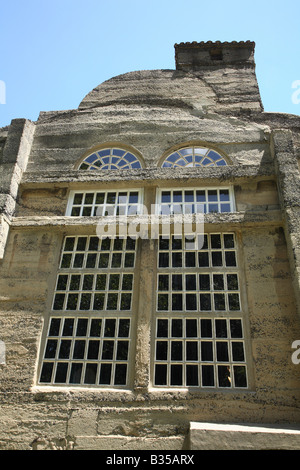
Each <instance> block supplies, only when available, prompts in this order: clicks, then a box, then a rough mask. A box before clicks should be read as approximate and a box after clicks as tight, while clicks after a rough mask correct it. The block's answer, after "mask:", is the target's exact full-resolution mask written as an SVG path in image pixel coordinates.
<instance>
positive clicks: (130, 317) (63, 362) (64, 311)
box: [37, 234, 138, 390]
mask: <svg viewBox="0 0 300 470" xmlns="http://www.w3.org/2000/svg"><path fill="white" fill-rule="evenodd" d="M82 238H83V239H86V241H85V243H83V240H80V239H82ZM97 238H98V237H95V236H91V235H82V234H80V235H78V234H76V235H75V234H74V235H73V234H70V235H67V236H66V237H64V239H63V245H62V250H61V255H60V262H59V267H58V270H57V276H56V284H55V286H54V290H53V302H52V308H51V312H50V314H49V318H48V320H47V322H46V325H45V326H46V329H47V331H46V332H44V338H43V341H42V343H41V350H40V352H41V354H40V370H39V376H38V378H37V385H38V386H42V387H44V386H48V387H49V386H50V387H55V388H57V387H58V386H59V387H74V388H78V387H84V388H86V387H90V388H91V387H92V388H97V389H103V388H111V389H125V390H128V389H129V388H130V383H131V380H132V377H131V374H132V372H131V369H132V367H131V362H132V354H133V347H134V342H135V336H134V334H133V332H134V331H135V322H136V314H135V312H136V307H135V302H134V300H133V298H134V295H135V290H136V289H134V286H135V285H136V273H135V267H136V264H137V252H138V240H137V239H136V240H135V244H134V245H132V241H130V242H129V245H125V243H127V241H126V239H125V240H123V241H122V244H119V246H118V247H117V248H116V245H115V239H108V240H109V244H110V245H109V247H108V246H107V247H106V248H105V249H104V250H102V249H101V248H102V247H103V245H102V243H106V240H100V239H99V240H98V246H97V247H95V246H94V244H93V243H91V242H92V241H93V242H94V241H95V240H93V239H97ZM117 238H118V237H117ZM68 239H69V242H72V243H68ZM70 239H71V240H70ZM73 239H74V243H73ZM80 241H81V242H82V246H81V247H80V248H78V243H80ZM107 243H108V242H107ZM116 243H117V242H116ZM91 246H92V248H91ZM115 253H116V254H118V255H120V258H119V259H118V263H117V264H118V265H117V266H115V267H114V262H113V255H114V254H115ZM78 254H79V255H80V256H81V259H82V260H83V262H82V267H76V266H75V265H73V262H74V260H75V258H76V255H78ZM89 254H92V255H95V254H96V262H95V265H94V268H91V267H88V266H87V264H86V263H88V256H89ZM103 254H105V255H108V256H107V260H108V265H107V266H106V267H99V261H100V256H101V255H103ZM127 254H128V255H132V254H133V258H132V256H131V257H130V263H128V266H126V262H125V260H126V255H127ZM65 256H67V261H68V262H67V263H66V264H65V263H64V262H63V260H64V259H66V258H64V257H65ZM103 274H105V275H106V285H105V288H102V287H101V289H98V290H97V289H96V281H97V276H98V275H103ZM114 274H117V275H118V276H119V288H118V289H116V288H114V289H113V290H109V284H108V283H109V280H110V279H111V276H112V275H114ZM126 274H129V275H132V282H131V288H130V289H126V288H125V289H123V285H122V282H123V279H124V276H125V275H126ZM74 275H75V276H80V278H79V285H78V286H76V288H75V289H74V290H73V286H72V288H71V278H72V276H74ZM90 275H93V285H92V286H91V288H88V291H87V292H88V293H89V294H90V295H91V302H90V306H89V308H87V309H82V310H81V309H80V296H81V295H82V293H86V292H85V291H86V289H83V282H84V276H90ZM61 276H67V278H64V279H63V281H64V285H63V287H62V285H61V283H59V282H58V281H59V279H61ZM70 293H74V294H75V295H77V296H78V300H77V301H76V302H77V303H76V308H70V309H68V308H67V299H68V296H69V294H70ZM97 293H98V294H99V293H100V294H103V295H104V296H105V305H103V308H102V306H101V307H97V308H95V306H94V305H93V300H94V298H95V296H96V295H97ZM110 293H112V294H117V295H118V305H117V307H116V308H115V307H114V308H107V298H108V296H109V294H110ZM122 293H127V294H128V293H129V294H130V295H131V302H130V308H126V309H121V296H122ZM57 294H59V295H63V296H64V297H63V301H62V302H61V303H60V305H58V306H55V299H56V295H57ZM54 318H59V319H60V320H61V325H60V332H59V333H58V334H56V335H50V333H49V332H50V326H51V322H52V319H54ZM70 318H71V319H72V318H73V319H74V321H75V323H76V324H77V322H78V321H79V320H83V319H87V320H88V322H89V325H90V322H91V321H92V320H101V321H102V325H103V324H104V323H105V322H106V320H115V321H116V324H118V325H119V323H120V322H121V320H126V321H129V331H128V337H127V336H119V335H118V333H117V331H115V334H114V335H112V336H111V337H110V336H107V335H105V334H104V330H103V327H102V330H101V331H102V333H101V335H100V334H99V336H98V337H97V338H96V337H94V336H89V334H88V332H87V333H86V334H85V335H83V337H80V335H79V338H77V337H76V336H77V334H76V332H75V328H74V331H73V333H72V334H71V335H64V334H63V333H62V324H63V323H64V322H65V320H66V319H70ZM49 335H50V336H49ZM77 340H81V341H85V342H86V344H85V353H84V355H83V356H82V357H81V358H76V357H73V353H74V347H75V342H76V341H77ZM48 341H53V342H56V345H57V346H56V349H55V354H54V353H53V357H46V351H47V345H48ZM63 341H64V342H65V343H64V344H65V345H66V344H67V343H66V342H69V343H68V344H69V350H68V356H65V357H60V351H59V347H60V345H61V344H62V342H63ZM90 341H98V342H99V354H98V357H97V359H94V360H92V359H91V358H89V357H88V344H89V342H90ZM105 341H106V342H109V341H110V342H111V346H112V343H113V351H114V352H113V354H112V356H111V357H110V358H108V357H102V351H103V346H104V343H105ZM124 342H126V343H127V344H128V351H127V357H126V358H124V357H123V358H121V357H118V356H117V351H118V348H119V343H124ZM53 344H54V343H53ZM53 348H54V346H53V347H52V349H53ZM48 350H49V349H48ZM45 364H46V366H45ZM47 364H48V366H47ZM74 364H81V367H82V370H81V380H80V381H79V382H76V383H74V382H70V378H71V370H72V368H73V365H74ZM88 364H89V366H88ZM102 364H109V366H110V367H111V376H110V377H111V378H110V383H99V378H100V370H102ZM51 365H52V367H53V369H52V372H51V376H50V375H49V374H50V372H49V369H48V375H47V378H48V380H44V379H43V380H42V372H43V371H44V370H46V369H44V367H45V368H47V367H48V368H50V367H51ZM58 367H65V368H66V369H67V373H66V376H65V380H64V381H58V382H57V381H55V376H56V370H57V368H58ZM86 367H94V369H95V368H96V371H97V372H96V377H95V381H94V382H93V383H92V382H85V379H84V377H85V370H86ZM121 367H123V369H125V367H126V382H125V383H120V384H119V383H115V382H116V381H117V378H118V371H119V372H120V370H121V369H120V368H121ZM115 371H117V373H116V375H114V374H115ZM44 377H45V376H44ZM49 377H50V380H49Z"/></svg>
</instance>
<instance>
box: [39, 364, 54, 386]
mask: <svg viewBox="0 0 300 470" xmlns="http://www.w3.org/2000/svg"><path fill="white" fill-rule="evenodd" d="M53 365H54V364H53V362H44V364H43V367H42V371H41V377H40V382H43V383H49V382H51V377H52V371H53Z"/></svg>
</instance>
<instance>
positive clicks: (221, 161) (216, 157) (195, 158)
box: [158, 142, 232, 168]
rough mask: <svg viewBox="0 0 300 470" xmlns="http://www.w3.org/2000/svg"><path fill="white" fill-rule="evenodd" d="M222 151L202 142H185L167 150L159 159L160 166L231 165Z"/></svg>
mask: <svg viewBox="0 0 300 470" xmlns="http://www.w3.org/2000/svg"><path fill="white" fill-rule="evenodd" d="M231 164H232V162H231V161H230V159H229V158H228V156H227V155H225V154H224V152H222V151H220V150H219V149H217V148H216V147H215V146H211V145H210V144H207V143H203V142H186V143H182V144H180V145H176V146H175V147H172V148H170V149H169V150H167V151H166V152H165V153H164V154H163V156H162V157H161V158H160V160H159V164H158V166H159V167H161V168H187V167H212V166H213V167H216V166H227V165H231Z"/></svg>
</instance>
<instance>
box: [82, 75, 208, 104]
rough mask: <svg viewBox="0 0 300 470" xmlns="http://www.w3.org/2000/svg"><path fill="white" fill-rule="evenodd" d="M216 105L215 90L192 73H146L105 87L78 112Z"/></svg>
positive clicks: (120, 78)
mask: <svg viewBox="0 0 300 470" xmlns="http://www.w3.org/2000/svg"><path fill="white" fill-rule="evenodd" d="M215 103H216V95H215V93H214V91H213V90H212V88H211V87H210V86H208V85H207V84H206V83H205V82H204V81H203V80H201V79H200V78H199V77H197V76H196V75H194V74H192V73H185V72H181V71H177V70H145V71H137V72H129V73H126V74H123V75H118V76H116V77H113V78H111V79H110V80H107V81H105V82H103V83H101V84H100V85H99V86H97V87H96V88H94V90H92V91H91V92H90V93H88V94H87V95H86V97H85V98H84V99H83V100H82V101H81V103H80V105H79V107H78V109H80V110H83V109H88V108H98V107H104V106H111V105H123V106H128V105H140V106H154V107H180V108H195V107H196V108H198V107H199V106H200V107H202V106H207V105H213V104H215Z"/></svg>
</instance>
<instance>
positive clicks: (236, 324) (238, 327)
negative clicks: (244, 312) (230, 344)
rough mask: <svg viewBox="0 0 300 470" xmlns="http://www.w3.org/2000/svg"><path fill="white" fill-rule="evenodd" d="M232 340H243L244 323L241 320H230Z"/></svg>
mask: <svg viewBox="0 0 300 470" xmlns="http://www.w3.org/2000/svg"><path fill="white" fill-rule="evenodd" d="M230 332H231V338H242V337H243V332H242V322H241V320H230Z"/></svg>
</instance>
